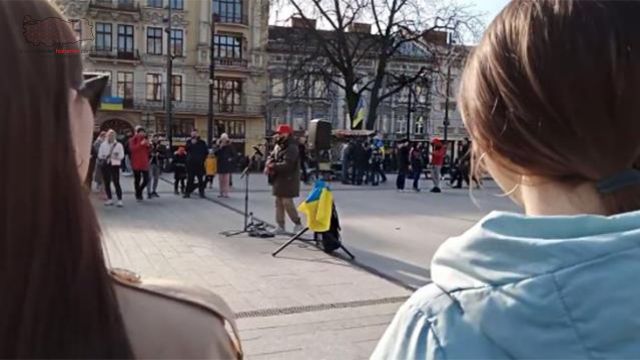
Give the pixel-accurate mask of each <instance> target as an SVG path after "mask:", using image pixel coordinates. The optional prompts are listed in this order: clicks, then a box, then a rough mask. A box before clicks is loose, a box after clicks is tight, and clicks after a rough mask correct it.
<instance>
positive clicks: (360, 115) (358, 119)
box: [351, 96, 365, 129]
mask: <svg viewBox="0 0 640 360" xmlns="http://www.w3.org/2000/svg"><path fill="white" fill-rule="evenodd" d="M364 111H365V109H364V96H360V100H359V101H358V107H357V108H356V115H355V116H354V117H353V121H351V128H352V129H355V128H357V127H358V126H359V125H360V123H362V121H363V120H364Z"/></svg>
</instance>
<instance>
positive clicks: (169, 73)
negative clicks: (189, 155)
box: [165, 1, 173, 153]
mask: <svg viewBox="0 0 640 360" xmlns="http://www.w3.org/2000/svg"><path fill="white" fill-rule="evenodd" d="M168 10H169V17H168V19H167V29H166V30H165V31H166V32H167V89H166V90H167V95H166V104H165V105H166V111H167V113H166V116H165V133H166V134H165V135H166V137H167V138H168V139H169V152H170V153H171V152H173V131H172V130H171V126H172V122H173V119H172V117H173V111H172V109H171V105H172V102H171V98H172V96H171V95H172V89H171V88H172V87H173V54H172V52H171V1H169V4H168Z"/></svg>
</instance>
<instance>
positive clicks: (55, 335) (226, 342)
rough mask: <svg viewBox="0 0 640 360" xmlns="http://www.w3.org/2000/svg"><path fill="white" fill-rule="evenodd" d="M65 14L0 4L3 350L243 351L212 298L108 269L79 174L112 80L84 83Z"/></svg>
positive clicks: (9, 353)
mask: <svg viewBox="0 0 640 360" xmlns="http://www.w3.org/2000/svg"><path fill="white" fill-rule="evenodd" d="M61 19H63V17H62V15H61V14H60V13H59V12H57V11H56V10H55V9H54V8H53V5H52V3H51V2H49V1H45V0H40V1H35V0H21V1H0V34H2V36H1V37H0V47H1V48H2V49H3V50H4V52H5V54H4V55H3V56H2V57H0V71H1V72H2V81H0V96H1V98H2V101H0V114H2V115H1V116H2V117H3V118H2V121H0V136H1V137H2V141H0V153H1V154H10V153H12V152H13V151H14V149H17V148H19V149H20V154H19V156H9V157H6V158H5V164H4V165H6V168H7V169H11V171H9V172H6V173H4V174H3V176H0V199H1V200H0V358H2V359H5V358H93V359H96V358H100V359H106V358H119V359H124V358H135V357H140V358H160V357H164V358H168V357H171V358H236V357H237V356H239V347H234V346H232V345H231V339H232V338H231V337H230V336H229V335H227V332H226V331H225V329H224V321H225V316H224V315H223V314H226V313H227V312H228V308H226V306H225V305H224V303H223V302H222V301H220V300H216V299H217V298H216V297H215V296H214V295H212V294H209V293H206V292H202V291H194V290H192V289H190V288H186V287H184V286H181V285H169V284H168V283H161V282H149V281H146V280H144V281H143V280H141V279H140V278H139V277H137V276H135V274H132V273H128V272H123V271H113V270H109V269H107V267H106V265H105V259H104V257H103V253H102V245H101V239H100V228H99V226H98V221H97V219H96V215H95V212H94V210H93V208H92V206H91V202H90V201H89V197H88V196H89V194H88V193H87V192H85V191H83V188H82V185H83V184H82V180H83V179H84V177H85V175H86V174H87V170H88V166H89V159H90V156H91V138H92V132H93V128H94V116H93V113H92V112H95V110H96V108H97V106H98V104H99V99H100V95H101V92H102V90H103V89H104V87H105V85H106V84H107V82H108V77H106V76H99V77H95V78H92V79H88V80H84V81H83V77H82V65H81V59H80V52H79V51H78V49H77V47H76V46H77V44H76V43H77V42H76V41H75V33H74V32H73V30H72V29H71V27H70V26H69V24H68V23H67V22H66V21H61ZM50 43H53V44H57V45H56V49H62V50H68V51H64V54H61V53H60V52H57V51H50V52H44V51H37V50H38V47H46V46H47V45H46V44H50ZM60 44H67V45H60ZM34 50H36V51H34ZM25 134H28V136H29V145H28V146H24V141H25V140H24V136H25ZM36 162H37V163H39V164H40V165H39V166H38V167H34V166H33V165H32V164H34V163H36ZM167 294H172V295H167Z"/></svg>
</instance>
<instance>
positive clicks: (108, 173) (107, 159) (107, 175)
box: [98, 130, 124, 207]
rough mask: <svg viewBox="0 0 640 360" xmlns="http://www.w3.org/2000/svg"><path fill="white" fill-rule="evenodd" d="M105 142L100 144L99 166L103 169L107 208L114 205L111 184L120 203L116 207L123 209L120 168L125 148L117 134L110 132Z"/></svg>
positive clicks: (106, 135)
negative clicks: (117, 138)
mask: <svg viewBox="0 0 640 360" xmlns="http://www.w3.org/2000/svg"><path fill="white" fill-rule="evenodd" d="M105 138H106V139H105V141H103V142H102V143H101V144H100V148H99V149H98V166H99V167H100V168H101V169H102V171H101V174H102V178H103V181H104V191H105V193H106V195H107V200H106V202H105V203H104V204H105V206H111V205H113V196H112V193H111V183H113V186H114V188H115V189H116V197H117V198H118V202H117V203H116V205H117V206H118V207H122V206H123V203H122V188H121V187H120V166H121V165H122V160H124V148H123V146H122V144H120V143H119V142H118V140H116V132H115V131H113V130H109V131H108V132H107V133H106V134H105Z"/></svg>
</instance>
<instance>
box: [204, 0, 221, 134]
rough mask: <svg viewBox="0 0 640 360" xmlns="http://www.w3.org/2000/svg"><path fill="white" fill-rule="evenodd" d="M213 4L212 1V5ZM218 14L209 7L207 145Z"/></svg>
mask: <svg viewBox="0 0 640 360" xmlns="http://www.w3.org/2000/svg"><path fill="white" fill-rule="evenodd" d="M211 6H213V3H212V5H211ZM217 20H218V14H216V13H214V12H213V9H211V41H210V42H209V113H208V114H207V115H208V119H207V146H211V145H212V144H213V91H214V87H215V53H214V51H215V34H216V21H217Z"/></svg>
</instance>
